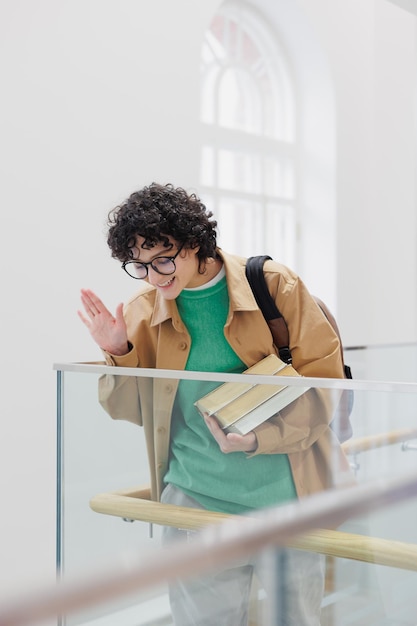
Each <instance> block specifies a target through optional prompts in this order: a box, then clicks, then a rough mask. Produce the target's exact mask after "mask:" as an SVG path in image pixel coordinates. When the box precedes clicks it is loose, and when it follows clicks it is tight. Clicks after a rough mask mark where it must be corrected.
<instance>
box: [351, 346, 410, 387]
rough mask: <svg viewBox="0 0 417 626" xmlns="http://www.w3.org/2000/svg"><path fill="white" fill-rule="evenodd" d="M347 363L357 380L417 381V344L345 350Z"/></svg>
mask: <svg viewBox="0 0 417 626" xmlns="http://www.w3.org/2000/svg"><path fill="white" fill-rule="evenodd" d="M345 361H346V363H347V364H348V365H349V366H350V367H351V369H352V374H353V378H354V379H357V380H381V381H390V380H392V381H395V382H416V381H417V344H415V343H404V344H389V345H378V346H362V347H356V348H349V347H348V348H345Z"/></svg>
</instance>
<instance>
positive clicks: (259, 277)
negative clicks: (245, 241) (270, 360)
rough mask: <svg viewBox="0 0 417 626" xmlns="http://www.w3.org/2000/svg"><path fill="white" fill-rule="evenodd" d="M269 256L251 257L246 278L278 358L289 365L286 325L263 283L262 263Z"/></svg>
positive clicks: (289, 354) (290, 359) (247, 265)
mask: <svg viewBox="0 0 417 626" xmlns="http://www.w3.org/2000/svg"><path fill="white" fill-rule="evenodd" d="M269 259H271V257H270V256H267V255H265V256H251V257H249V259H248V260H247V262H246V278H247V279H248V282H249V285H250V286H251V289H252V291H253V295H254V296H255V300H256V303H257V305H258V307H259V308H260V310H261V311H262V314H263V316H264V318H265V320H266V322H267V324H268V326H269V328H270V330H271V333H272V337H273V339H274V343H275V345H276V347H277V348H278V352H279V356H280V358H281V359H282V361H285V363H291V361H292V358H291V351H290V348H289V334H288V328H287V324H286V322H285V320H284V318H283V317H282V314H281V312H280V311H279V309H278V307H277V305H276V304H275V300H274V299H273V297H272V296H271V294H270V292H269V289H268V285H267V284H266V281H265V275H264V269H263V268H264V263H265V261H267V260H269Z"/></svg>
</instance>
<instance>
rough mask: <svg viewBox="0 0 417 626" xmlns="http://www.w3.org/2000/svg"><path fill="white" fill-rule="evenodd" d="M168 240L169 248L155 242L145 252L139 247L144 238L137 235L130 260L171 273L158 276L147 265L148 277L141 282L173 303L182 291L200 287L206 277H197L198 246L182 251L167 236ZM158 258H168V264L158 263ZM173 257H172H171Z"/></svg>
mask: <svg viewBox="0 0 417 626" xmlns="http://www.w3.org/2000/svg"><path fill="white" fill-rule="evenodd" d="M169 241H170V243H171V244H172V248H166V247H165V246H164V245H163V244H162V243H158V244H157V245H156V246H154V247H153V248H150V249H149V250H147V249H145V248H142V247H141V246H142V244H143V243H144V238H143V237H140V236H138V237H137V239H136V246H135V247H134V248H133V250H132V252H133V258H134V259H135V260H136V261H139V262H141V263H146V264H148V263H151V262H154V267H157V268H158V269H160V270H161V271H165V266H167V268H168V270H169V271H171V270H172V269H174V267H175V269H174V271H173V273H170V274H168V275H167V274H160V273H159V272H158V271H156V270H155V269H154V267H152V265H147V266H146V267H147V270H148V275H147V277H146V278H145V280H146V281H147V282H148V283H149V284H151V285H153V286H154V287H156V289H158V291H159V292H160V294H161V295H162V297H163V298H165V299H166V300H174V299H175V298H176V297H177V296H178V295H179V294H180V293H181V291H182V290H183V289H185V288H192V287H199V286H200V285H203V284H204V283H205V282H206V281H207V278H206V277H205V276H204V275H202V274H199V272H198V267H199V259H198V256H197V253H198V247H197V248H194V249H190V248H182V249H181V245H179V244H178V243H177V242H176V241H175V240H174V239H172V238H171V237H169ZM158 257H165V258H167V259H169V258H171V261H167V263H165V261H164V260H162V262H161V261H160V260H158ZM173 257H175V258H173Z"/></svg>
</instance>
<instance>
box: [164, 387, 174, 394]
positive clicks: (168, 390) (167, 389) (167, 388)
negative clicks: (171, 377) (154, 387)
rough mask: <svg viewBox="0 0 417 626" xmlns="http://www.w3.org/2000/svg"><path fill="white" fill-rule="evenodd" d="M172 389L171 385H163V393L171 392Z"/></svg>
mask: <svg viewBox="0 0 417 626" xmlns="http://www.w3.org/2000/svg"><path fill="white" fill-rule="evenodd" d="M172 391H173V388H172V385H166V386H165V393H172Z"/></svg>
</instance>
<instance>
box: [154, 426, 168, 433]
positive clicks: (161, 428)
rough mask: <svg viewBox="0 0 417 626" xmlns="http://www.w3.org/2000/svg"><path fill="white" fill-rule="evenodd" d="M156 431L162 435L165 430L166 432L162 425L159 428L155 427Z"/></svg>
mask: <svg viewBox="0 0 417 626" xmlns="http://www.w3.org/2000/svg"><path fill="white" fill-rule="evenodd" d="M156 432H157V433H158V434H159V435H164V434H165V432H166V428H164V427H163V426H159V428H157V429H156Z"/></svg>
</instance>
